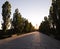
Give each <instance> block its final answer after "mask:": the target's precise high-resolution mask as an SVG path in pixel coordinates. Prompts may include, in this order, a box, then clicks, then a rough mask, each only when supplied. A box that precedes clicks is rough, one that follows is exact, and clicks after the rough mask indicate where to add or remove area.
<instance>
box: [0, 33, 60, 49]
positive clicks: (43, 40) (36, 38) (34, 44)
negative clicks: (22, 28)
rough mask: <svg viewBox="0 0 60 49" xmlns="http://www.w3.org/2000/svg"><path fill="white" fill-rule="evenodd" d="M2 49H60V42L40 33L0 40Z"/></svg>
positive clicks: (0, 48)
mask: <svg viewBox="0 0 60 49" xmlns="http://www.w3.org/2000/svg"><path fill="white" fill-rule="evenodd" d="M0 49H60V41H57V40H55V39H53V38H51V37H48V36H47V35H44V34H42V33H39V32H31V33H28V34H24V35H20V36H18V37H17V36H14V37H11V38H7V39H3V40H0Z"/></svg>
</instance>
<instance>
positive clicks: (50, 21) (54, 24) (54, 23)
mask: <svg viewBox="0 0 60 49" xmlns="http://www.w3.org/2000/svg"><path fill="white" fill-rule="evenodd" d="M39 31H40V32H42V33H44V34H47V35H50V36H52V37H54V38H56V39H58V40H60V0H52V4H51V7H50V10H49V15H48V17H46V16H45V17H44V21H42V23H41V25H40V26H39Z"/></svg>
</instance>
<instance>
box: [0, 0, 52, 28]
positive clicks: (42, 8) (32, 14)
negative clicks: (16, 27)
mask: <svg viewBox="0 0 60 49" xmlns="http://www.w3.org/2000/svg"><path fill="white" fill-rule="evenodd" d="M5 1H9V3H10V4H11V18H12V17H13V13H14V12H15V9H16V8H18V9H19V12H20V13H21V15H22V17H24V18H26V19H28V21H29V22H31V23H32V24H33V26H35V27H36V25H37V26H39V25H40V23H41V22H42V21H43V20H44V16H48V15H49V9H50V6H51V0H0V28H1V23H2V22H3V21H2V15H1V13H2V5H3V4H4V2H5Z"/></svg>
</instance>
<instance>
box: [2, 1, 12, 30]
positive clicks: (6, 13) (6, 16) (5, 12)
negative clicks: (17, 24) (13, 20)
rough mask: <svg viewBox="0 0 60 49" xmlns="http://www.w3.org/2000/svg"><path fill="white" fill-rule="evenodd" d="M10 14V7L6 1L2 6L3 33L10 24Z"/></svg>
mask: <svg viewBox="0 0 60 49" xmlns="http://www.w3.org/2000/svg"><path fill="white" fill-rule="evenodd" d="M10 14H11V5H10V4H9V2H8V1H6V2H5V3H4V4H3V5H2V17H3V24H2V29H3V31H6V30H7V29H8V24H9V22H10Z"/></svg>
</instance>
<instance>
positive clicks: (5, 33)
mask: <svg viewBox="0 0 60 49" xmlns="http://www.w3.org/2000/svg"><path fill="white" fill-rule="evenodd" d="M10 17H11V4H10V3H9V2H8V1H6V2H5V3H4V4H3V5H2V19H3V23H2V30H0V39H1V38H5V37H10V36H11V35H13V34H18V35H19V34H23V33H28V32H32V31H34V30H35V29H34V27H33V25H32V24H31V22H29V21H28V20H27V19H26V18H23V17H22V15H21V13H20V12H19V10H18V9H15V12H14V14H13V19H11V18H10ZM9 27H10V29H8V28H9Z"/></svg>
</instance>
